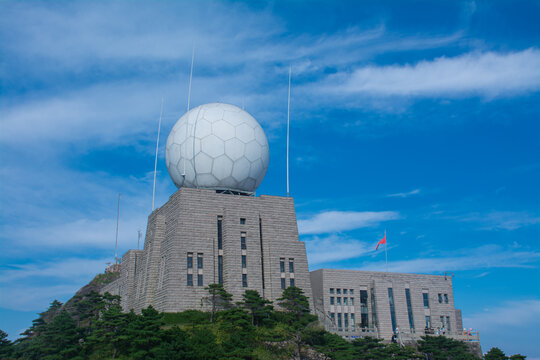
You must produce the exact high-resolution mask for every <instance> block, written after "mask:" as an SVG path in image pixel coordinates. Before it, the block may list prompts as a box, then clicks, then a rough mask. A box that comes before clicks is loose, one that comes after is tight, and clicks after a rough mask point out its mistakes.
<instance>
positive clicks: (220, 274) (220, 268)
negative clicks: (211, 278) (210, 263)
mask: <svg viewBox="0 0 540 360" xmlns="http://www.w3.org/2000/svg"><path fill="white" fill-rule="evenodd" d="M217 259H218V283H219V284H221V285H223V256H221V255H219V256H218V258H217Z"/></svg>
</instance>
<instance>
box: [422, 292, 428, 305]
mask: <svg viewBox="0 0 540 360" xmlns="http://www.w3.org/2000/svg"><path fill="white" fill-rule="evenodd" d="M422 297H423V299H424V309H429V294H428V293H422Z"/></svg>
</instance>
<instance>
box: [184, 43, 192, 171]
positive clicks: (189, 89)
mask: <svg viewBox="0 0 540 360" xmlns="http://www.w3.org/2000/svg"><path fill="white" fill-rule="evenodd" d="M194 59H195V44H193V47H192V48H191V67H190V69H189V86H188V98H187V111H189V105H190V102H191V80H192V79H193V60H194ZM188 125H189V119H186V138H187V132H188ZM186 146H187V142H186V143H185V144H184V156H183V158H184V160H183V161H182V163H183V166H182V176H183V177H184V180H185V179H186Z"/></svg>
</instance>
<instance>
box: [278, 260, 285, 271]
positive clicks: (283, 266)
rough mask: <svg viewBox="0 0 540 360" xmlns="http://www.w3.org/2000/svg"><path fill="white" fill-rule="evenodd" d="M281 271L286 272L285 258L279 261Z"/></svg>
mask: <svg viewBox="0 0 540 360" xmlns="http://www.w3.org/2000/svg"><path fill="white" fill-rule="evenodd" d="M279 271H280V272H282V273H284V272H285V259H284V258H281V259H279Z"/></svg>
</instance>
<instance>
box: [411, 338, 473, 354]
mask: <svg viewBox="0 0 540 360" xmlns="http://www.w3.org/2000/svg"><path fill="white" fill-rule="evenodd" d="M418 345H419V346H418V350H419V351H420V352H421V353H423V354H424V355H427V356H428V357H429V359H430V360H474V359H477V357H476V356H474V355H473V354H472V353H471V351H470V349H469V347H468V346H467V345H466V344H465V343H464V342H462V341H458V340H454V339H451V338H447V337H446V336H422V340H420V341H418Z"/></svg>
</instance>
